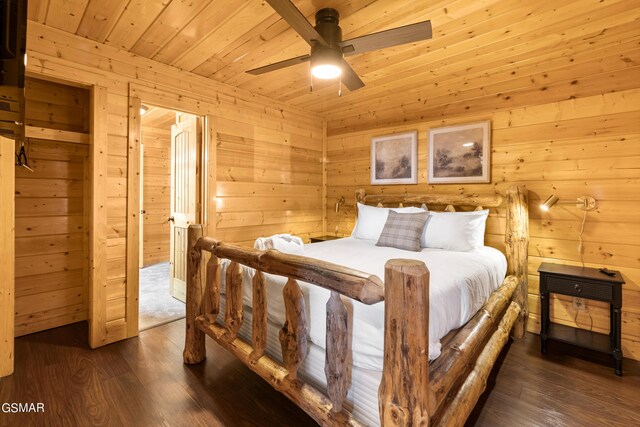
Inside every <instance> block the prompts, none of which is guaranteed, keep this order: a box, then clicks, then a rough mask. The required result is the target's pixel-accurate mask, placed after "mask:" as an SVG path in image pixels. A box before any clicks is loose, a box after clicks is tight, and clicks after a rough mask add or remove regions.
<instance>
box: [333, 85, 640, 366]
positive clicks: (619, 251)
mask: <svg viewBox="0 0 640 427" xmlns="http://www.w3.org/2000/svg"><path fill="white" fill-rule="evenodd" d="M600 84H601V85H602V86H601V87H602V91H603V92H602V94H601V95H597V96H588V97H583V98H578V99H571V100H567V101H561V102H552V103H540V104H538V105H531V106H528V107H523V108H516V109H510V110H503V111H492V110H489V109H487V110H486V111H478V112H477V113H475V114H467V115H465V116H451V117H447V118H446V119H444V120H434V121H420V122H416V123H413V124H410V125H406V124H401V125H398V126H390V127H384V128H377V129H365V130H359V131H355V132H348V133H338V134H334V135H332V136H330V137H329V138H328V153H327V156H328V178H327V186H328V188H327V192H328V198H327V212H328V218H327V230H328V231H329V232H334V231H335V228H336V227H338V232H339V233H340V234H348V233H350V232H351V230H352V228H353V225H354V217H355V209H354V203H355V202H354V191H355V190H356V189H357V188H360V187H364V188H366V190H367V192H370V193H380V192H385V193H387V192H409V193H415V192H426V191H430V190H437V191H440V192H455V193H457V192H483V191H484V192H491V191H494V190H497V191H501V192H502V191H505V190H506V189H507V188H508V187H509V186H511V185H513V184H515V183H517V184H524V185H526V186H527V188H528V189H529V190H530V217H531V243H530V246H529V255H530V256H529V273H530V275H529V284H530V285H529V292H530V293H529V305H530V309H531V316H530V322H529V330H530V331H533V332H539V330H540V326H539V313H540V304H539V297H538V286H539V281H538V275H537V272H536V271H537V268H538V266H539V265H540V263H541V262H544V261H548V262H556V263H566V264H574V265H579V264H580V255H579V252H578V236H579V231H580V225H581V221H582V214H583V212H582V211H580V210H578V209H577V208H575V207H574V206H570V205H556V206H555V207H554V208H553V209H551V210H550V211H549V212H546V213H543V212H541V211H540V209H539V208H538V205H539V204H540V202H541V201H543V200H544V199H546V197H547V196H549V195H551V194H555V195H557V196H558V197H560V198H561V199H564V200H568V199H570V198H575V197H578V196H581V195H592V196H594V197H595V198H596V199H597V200H598V208H597V209H596V210H595V211H591V212H588V213H587V219H586V225H585V228H584V253H583V258H584V262H585V265H587V266H594V267H601V266H606V267H608V268H611V269H616V270H620V271H621V272H622V274H623V277H624V279H625V280H626V284H625V285H624V292H623V298H624V305H623V326H622V337H623V342H622V346H623V351H624V354H625V356H626V357H631V358H634V359H637V360H638V359H640V268H639V266H640V191H639V190H638V189H639V188H640V187H639V185H640V89H633V90H626V91H623V92H613V91H612V92H608V91H606V88H607V82H606V81H601V82H600ZM487 119H489V120H491V121H492V126H493V133H492V168H491V175H492V182H491V184H475V185H453V184H450V185H428V184H426V171H427V153H428V150H427V148H428V147H427V145H428V130H429V129H430V128H433V127H439V126H443V125H453V124H460V123H467V122H472V121H479V120H487ZM409 130H417V131H418V138H419V145H418V147H419V148H418V155H419V161H418V167H419V184H417V185H408V186H371V185H369V183H370V175H369V174H370V157H369V152H370V141H371V137H373V136H379V135H386V134H389V133H393V132H403V131H409ZM340 196H344V197H345V199H346V200H347V204H346V205H345V206H343V207H342V208H341V211H340V213H339V214H338V215H336V213H335V211H334V204H335V202H336V200H337V199H338V198H339V197H340ZM492 211H493V212H492V215H491V216H490V218H489V220H488V225H487V238H486V240H487V242H486V243H487V244H489V245H491V246H495V247H498V248H502V247H503V245H502V242H503V240H504V236H503V235H504V226H505V215H504V210H502V209H498V210H492ZM587 307H588V310H587V311H586V312H584V311H581V312H578V313H576V312H575V311H574V310H573V307H572V301H571V299H570V298H565V297H556V298H553V301H552V309H551V313H552V318H553V320H554V321H556V322H560V323H564V324H568V325H575V324H576V322H575V321H574V318H576V315H577V325H578V326H580V327H582V328H590V326H591V319H593V329H594V330H596V331H600V332H608V330H609V323H608V318H609V312H608V306H606V305H605V304H601V303H598V302H592V301H588V302H587Z"/></svg>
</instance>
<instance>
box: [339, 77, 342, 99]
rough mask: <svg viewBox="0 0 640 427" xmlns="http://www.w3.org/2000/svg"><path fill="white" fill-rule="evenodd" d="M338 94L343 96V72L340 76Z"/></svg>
mask: <svg viewBox="0 0 640 427" xmlns="http://www.w3.org/2000/svg"><path fill="white" fill-rule="evenodd" d="M338 96H342V74H341V75H340V76H339V77H338Z"/></svg>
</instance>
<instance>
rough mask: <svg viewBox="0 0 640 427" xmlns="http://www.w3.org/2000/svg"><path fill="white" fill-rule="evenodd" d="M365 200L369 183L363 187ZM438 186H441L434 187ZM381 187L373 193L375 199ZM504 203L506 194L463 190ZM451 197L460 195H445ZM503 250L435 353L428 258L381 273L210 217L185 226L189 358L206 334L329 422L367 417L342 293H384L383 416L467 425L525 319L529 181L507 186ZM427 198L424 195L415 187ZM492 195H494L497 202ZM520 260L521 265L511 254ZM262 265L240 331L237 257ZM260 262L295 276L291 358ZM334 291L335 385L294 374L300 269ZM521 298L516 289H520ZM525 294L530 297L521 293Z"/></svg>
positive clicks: (330, 344)
mask: <svg viewBox="0 0 640 427" xmlns="http://www.w3.org/2000/svg"><path fill="white" fill-rule="evenodd" d="M360 196H361V197H362V198H363V200H364V197H365V196H364V194H363V193H362V194H361V195H360ZM432 197H435V196H432ZM378 199H382V196H377V197H376V200H378ZM463 199H464V200H465V201H468V200H474V201H477V200H481V201H482V203H484V204H485V205H489V206H498V205H499V203H500V202H501V201H502V199H501V198H500V199H491V198H488V197H479V196H464V197H463ZM438 200H442V201H447V202H448V201H451V200H454V201H455V197H446V198H438ZM508 200H509V201H510V202H509V203H511V204H513V205H514V206H511V207H509V208H508V210H507V234H506V238H507V258H508V260H509V264H510V267H509V274H510V275H509V276H507V278H506V279H505V280H504V282H503V284H502V286H501V287H500V288H498V289H497V290H496V291H495V292H493V294H492V295H491V296H490V298H489V299H488V300H487V302H486V303H485V304H484V306H483V307H482V308H481V309H480V310H479V311H478V312H477V313H476V314H475V315H474V317H473V318H472V319H471V320H470V321H469V322H468V323H467V324H466V325H465V326H463V327H462V328H461V329H459V330H458V331H457V332H456V333H455V335H454V336H453V338H452V339H451V340H450V341H449V342H448V343H447V344H446V345H444V346H443V348H442V352H441V355H440V356H439V357H438V358H437V359H436V360H435V361H434V362H432V363H431V364H430V363H429V354H428V351H429V270H428V269H427V267H426V265H425V264H424V263H423V262H421V261H416V260H404V259H394V260H390V261H388V262H387V264H386V265H385V281H384V284H383V282H382V281H381V280H380V279H379V278H378V277H376V276H372V275H369V274H366V273H363V272H360V271H356V270H353V269H350V268H347V267H344V266H339V265H335V264H331V263H328V262H323V261H319V260H316V259H312V258H307V257H303V256H297V255H286V254H282V253H279V252H277V251H274V250H266V251H260V250H256V249H246V248H242V247H239V246H235V245H231V244H226V243H223V242H219V241H217V240H215V239H212V238H210V237H203V236H202V227H201V226H199V225H191V226H190V227H189V230H188V241H189V255H188V257H189V258H188V264H187V307H186V308H187V313H186V337H185V349H184V353H183V356H184V362H185V363H187V364H194V363H199V362H201V361H202V360H204V358H205V343H204V339H205V335H208V336H209V337H211V338H212V339H214V340H215V341H216V342H217V343H218V344H220V345H221V346H222V347H224V348H225V349H226V350H228V351H230V352H231V353H233V354H234V355H235V356H236V357H237V358H238V359H240V360H241V361H242V362H243V363H245V364H246V365H247V366H248V367H249V368H250V369H251V370H252V371H254V372H255V373H257V374H258V375H260V377H262V378H263V379H264V380H266V381H267V382H269V383H270V384H271V385H272V386H273V387H274V388H275V389H276V390H278V391H280V392H281V393H283V394H284V395H286V396H287V397H288V398H289V399H290V400H291V401H293V402H294V403H295V404H296V405H298V406H299V407H300V408H301V409H303V410H304V411H305V412H306V413H307V414H309V415H310V416H311V417H312V418H313V419H314V420H316V422H318V423H319V424H320V425H322V426H345V425H348V426H360V425H363V424H362V423H361V422H360V421H359V420H357V419H355V418H354V416H353V415H352V414H351V413H350V412H348V411H347V410H345V408H344V402H345V400H346V397H347V392H348V388H349V379H350V376H351V375H350V371H351V369H352V366H351V354H350V351H351V350H350V343H349V333H348V325H349V319H348V312H347V310H346V308H345V304H344V298H350V299H352V300H355V301H359V302H361V303H363V304H376V303H379V302H382V301H384V302H385V311H384V316H385V333H384V334H385V335H384V362H383V367H382V379H381V383H380V387H379V393H378V394H379V395H378V406H379V415H380V423H381V425H383V426H428V425H442V426H462V425H464V422H465V421H466V419H467V417H468V416H469V414H470V413H471V411H472V410H473V407H474V406H475V404H476V402H477V401H478V398H479V397H480V395H481V394H482V393H483V392H484V390H485V388H486V382H487V377H488V375H489V373H490V371H491V368H492V367H493V365H494V364H495V361H496V359H497V357H498V355H499V353H500V351H501V350H502V348H503V347H504V345H505V344H506V342H507V341H508V339H509V333H510V332H511V330H512V329H513V328H514V325H516V328H515V330H516V334H518V335H520V334H521V333H522V331H523V329H522V328H523V326H522V323H523V321H525V320H526V313H527V307H526V292H527V289H526V286H527V283H526V274H527V270H526V262H527V260H526V244H527V242H528V217H527V209H526V207H523V206H522V205H523V204H526V190H525V189H523V188H517V189H516V190H513V191H510V193H509V194H508ZM415 201H416V202H422V201H423V198H416V200H415ZM492 203H494V204H492ZM220 258H223V259H228V260H230V261H231V263H230V264H229V265H228V267H227V272H226V298H227V301H226V309H225V313H224V325H223V324H220V323H218V322H217V319H218V316H219V315H220V298H221V296H220V274H221V266H220ZM513 263H516V264H517V265H516V266H514V265H513ZM243 266H245V267H249V268H253V269H255V270H256V274H255V276H254V279H253V307H252V311H253V319H252V324H251V329H252V332H251V342H250V343H249V342H245V341H243V340H242V339H241V338H239V337H238V332H239V330H240V327H241V326H242V323H243V305H242V275H241V268H243ZM264 274H275V275H279V276H283V277H285V278H287V283H286V286H285V287H284V290H283V299H284V302H285V310H286V317H285V319H286V321H285V324H284V325H283V327H282V329H281V331H280V334H279V340H280V345H281V349H282V358H283V362H282V363H280V362H278V361H277V360H275V359H273V358H272V357H270V356H269V355H267V354H266V353H265V349H266V344H267V322H268V320H267V295H266V294H267V287H266V283H265V277H264ZM299 280H301V281H304V282H306V283H309V284H311V285H315V286H320V287H322V288H325V289H327V290H329V291H330V298H329V300H328V302H327V305H326V316H327V317H326V328H327V329H326V345H325V349H326V360H325V377H326V383H327V392H326V394H324V393H323V392H321V391H319V390H318V389H316V388H314V387H312V386H311V385H309V384H306V383H304V382H303V381H302V380H301V379H300V378H298V368H299V367H300V366H301V364H302V363H304V360H305V357H306V354H307V339H308V337H307V331H306V324H307V319H306V317H305V316H306V315H305V302H304V299H303V295H302V292H301V290H300V287H299V283H298V281H299ZM512 300H513V301H512ZM523 301H524V302H523Z"/></svg>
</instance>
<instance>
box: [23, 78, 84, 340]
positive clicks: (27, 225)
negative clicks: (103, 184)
mask: <svg viewBox="0 0 640 427" xmlns="http://www.w3.org/2000/svg"><path fill="white" fill-rule="evenodd" d="M88 101H89V93H88V91H87V90H82V89H78V88H75V87H69V86H63V85H60V84H55V83H49V82H44V81H39V80H33V79H29V80H28V81H27V90H26V110H25V111H26V122H27V123H29V124H30V125H32V126H38V127H46V128H49V129H61V130H69V131H79V132H82V131H83V130H85V129H87V124H86V123H84V122H83V120H84V119H87V118H88V115H86V114H84V113H83V111H81V110H82V109H83V108H86V106H87V105H88ZM25 148H26V152H27V156H28V160H29V164H30V166H31V167H32V168H33V172H30V171H28V170H27V169H25V168H21V167H16V168H15V176H16V181H15V183H16V187H15V194H16V202H15V216H16V220H15V224H16V241H15V255H16V265H15V277H16V282H15V297H16V298H15V334H16V336H20V335H25V334H29V333H32V332H37V331H41V330H44V329H49V328H54V327H57V326H62V325H66V324H69V323H74V322H77V321H81V320H86V319H87V303H88V287H87V286H88V281H87V277H88V265H87V262H88V250H87V248H86V244H87V239H88V235H87V233H88V230H87V229H86V227H85V221H86V217H85V214H87V212H86V207H85V199H86V197H87V191H88V181H87V179H88V177H87V170H88V169H87V168H88V163H87V161H88V155H89V146H88V145H87V144H78V143H72V142H65V141H63V140H61V139H58V140H57V141H54V140H40V139H28V140H27V143H26V145H25ZM16 149H18V147H16Z"/></svg>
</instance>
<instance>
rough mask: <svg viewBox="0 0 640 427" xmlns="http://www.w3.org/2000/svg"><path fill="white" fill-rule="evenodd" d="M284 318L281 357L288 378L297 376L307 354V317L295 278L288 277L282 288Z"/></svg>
mask: <svg viewBox="0 0 640 427" xmlns="http://www.w3.org/2000/svg"><path fill="white" fill-rule="evenodd" d="M282 295H283V296H284V306H285V312H286V317H285V318H286V320H285V322H284V326H283V327H282V329H281V330H280V334H279V338H280V346H281V348H282V359H283V360H284V365H285V367H286V368H287V371H288V376H287V377H288V378H289V379H290V380H295V379H296V378H297V377H298V368H299V367H300V365H301V364H302V362H304V359H305V357H306V356H307V317H306V313H305V305H304V296H303V294H302V291H301V290H300V286H299V285H298V282H297V281H296V280H295V279H289V280H288V281H287V284H286V285H285V287H284V289H283V290H282Z"/></svg>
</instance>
